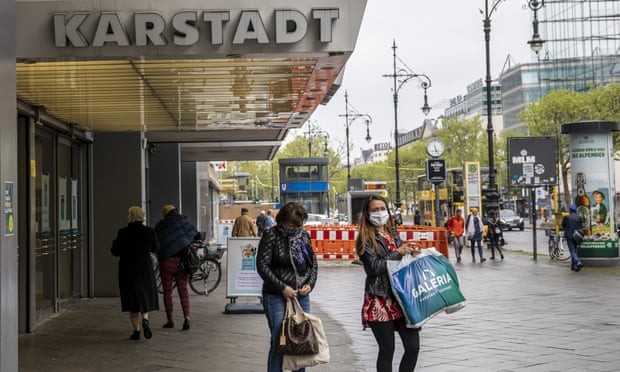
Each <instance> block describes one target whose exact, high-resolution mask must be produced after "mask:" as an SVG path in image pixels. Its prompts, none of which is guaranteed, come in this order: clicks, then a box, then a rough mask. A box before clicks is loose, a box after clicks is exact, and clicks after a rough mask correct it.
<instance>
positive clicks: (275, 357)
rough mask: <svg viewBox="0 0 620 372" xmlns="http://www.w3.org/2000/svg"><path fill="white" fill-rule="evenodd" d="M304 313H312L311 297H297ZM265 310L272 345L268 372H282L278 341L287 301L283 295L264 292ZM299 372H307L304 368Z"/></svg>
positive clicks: (268, 360)
mask: <svg viewBox="0 0 620 372" xmlns="http://www.w3.org/2000/svg"><path fill="white" fill-rule="evenodd" d="M297 299H298V300H299V303H300V304H301V307H302V309H303V310H304V312H307V313H309V312H310V296H297ZM263 309H264V310H265V316H266V317H267V324H268V325H269V330H270V331H271V345H270V347H269V357H268V359H267V372H282V354H280V353H279V352H278V341H279V338H280V328H281V326H282V320H283V319H284V313H285V312H286V300H285V299H284V297H283V296H282V295H274V294H269V293H265V292H263ZM298 371H299V372H305V371H306V369H305V368H302V369H299V370H298Z"/></svg>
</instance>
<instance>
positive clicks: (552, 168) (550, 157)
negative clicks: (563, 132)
mask: <svg viewBox="0 0 620 372" xmlns="http://www.w3.org/2000/svg"><path fill="white" fill-rule="evenodd" d="M557 148H558V143H557V138H556V137H511V138H508V182H509V183H510V187H512V188H516V187H520V188H526V187H527V188H530V195H531V199H532V200H531V202H532V207H531V214H532V241H533V253H534V254H533V258H534V260H536V257H537V256H538V248H537V246H536V241H537V239H536V195H535V194H536V193H535V191H534V190H535V189H536V188H537V187H541V186H544V187H550V186H555V185H557V182H558V176H557V174H558V170H557V164H558V151H557ZM556 208H557V207H556ZM556 236H557V235H556Z"/></svg>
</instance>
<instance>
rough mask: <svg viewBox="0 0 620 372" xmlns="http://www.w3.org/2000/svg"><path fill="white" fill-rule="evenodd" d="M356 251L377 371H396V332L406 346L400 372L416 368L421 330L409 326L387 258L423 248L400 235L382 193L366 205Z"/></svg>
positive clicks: (365, 319) (364, 316) (365, 323)
mask: <svg viewBox="0 0 620 372" xmlns="http://www.w3.org/2000/svg"><path fill="white" fill-rule="evenodd" d="M355 250H356V253H357V255H358V257H359V258H360V260H361V261H362V264H363V265H364V271H365V272H366V282H365V284H364V303H363V305H362V326H363V328H364V329H366V328H368V327H369V328H370V329H371V331H372V333H373V335H374V337H375V340H376V341H377V346H378V347H379V351H378V355H377V371H378V372H391V371H392V359H393V357H394V332H398V335H399V336H400V339H401V341H402V343H403V348H404V354H403V357H402V359H401V361H400V367H399V371H400V372H404V371H413V370H414V369H415V366H416V363H417V361H418V353H419V351H420V335H419V330H418V329H417V328H407V326H406V320H405V315H404V311H403V309H402V308H401V307H400V305H399V304H398V302H397V300H396V299H395V297H394V294H393V292H392V288H391V284H390V280H389V278H388V271H387V260H400V259H401V258H402V256H403V255H405V254H415V253H416V252H419V247H418V246H417V245H416V244H415V243H413V242H404V243H403V241H402V240H401V239H400V238H399V236H398V234H397V232H396V226H395V225H394V222H393V220H392V218H391V216H390V211H389V208H388V202H387V200H385V198H383V197H382V196H381V195H371V196H370V197H369V198H368V199H366V200H365V201H364V204H363V205H362V215H361V217H360V219H359V234H358V237H357V240H356V242H355Z"/></svg>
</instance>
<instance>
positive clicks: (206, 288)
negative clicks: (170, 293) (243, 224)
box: [189, 241, 226, 296]
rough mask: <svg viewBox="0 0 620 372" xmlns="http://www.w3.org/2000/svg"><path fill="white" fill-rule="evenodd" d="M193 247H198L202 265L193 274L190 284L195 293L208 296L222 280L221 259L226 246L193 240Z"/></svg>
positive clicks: (197, 250)
mask: <svg viewBox="0 0 620 372" xmlns="http://www.w3.org/2000/svg"><path fill="white" fill-rule="evenodd" d="M213 248H215V249H213ZM192 249H196V252H197V253H198V258H199V259H200V266H199V267H198V270H196V272H195V273H193V274H192V275H191V278H190V279H189V286H190V288H191V289H192V291H194V293H196V294H199V295H205V296H208V295H209V293H211V292H213V291H214V290H215V288H217V286H218V285H219V284H220V281H221V280H222V264H221V260H222V256H223V255H224V252H226V248H224V247H223V245H221V244H216V245H215V247H213V246H210V245H208V244H205V243H204V242H202V241H195V242H192Z"/></svg>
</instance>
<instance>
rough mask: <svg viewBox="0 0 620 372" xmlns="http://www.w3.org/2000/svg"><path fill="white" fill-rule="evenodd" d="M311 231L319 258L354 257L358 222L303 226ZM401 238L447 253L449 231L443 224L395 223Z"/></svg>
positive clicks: (347, 258) (342, 258)
mask: <svg viewBox="0 0 620 372" xmlns="http://www.w3.org/2000/svg"><path fill="white" fill-rule="evenodd" d="M304 229H305V230H306V231H308V233H309V234H310V239H311V240H312V249H313V250H314V253H315V255H316V257H317V258H318V259H320V260H334V259H338V260H352V259H354V258H355V240H356V239H357V235H358V227H357V225H312V226H304ZM398 234H399V236H400V238H401V239H402V240H412V241H414V242H416V243H418V244H419V245H420V246H421V247H422V248H428V247H435V248H436V249H437V251H439V252H440V253H441V254H443V255H444V256H446V257H448V231H447V230H446V229H445V228H443V227H431V226H421V225H402V226H399V227H398Z"/></svg>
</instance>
